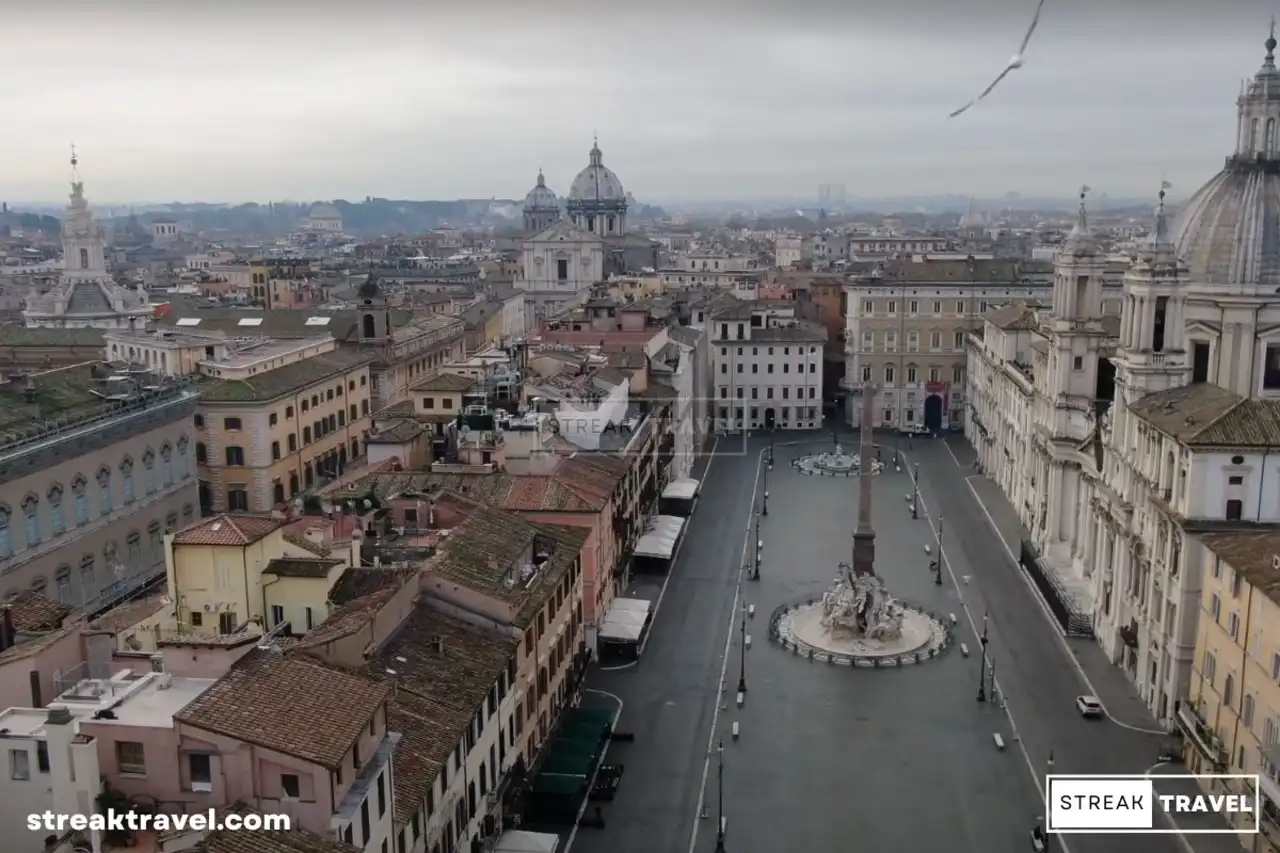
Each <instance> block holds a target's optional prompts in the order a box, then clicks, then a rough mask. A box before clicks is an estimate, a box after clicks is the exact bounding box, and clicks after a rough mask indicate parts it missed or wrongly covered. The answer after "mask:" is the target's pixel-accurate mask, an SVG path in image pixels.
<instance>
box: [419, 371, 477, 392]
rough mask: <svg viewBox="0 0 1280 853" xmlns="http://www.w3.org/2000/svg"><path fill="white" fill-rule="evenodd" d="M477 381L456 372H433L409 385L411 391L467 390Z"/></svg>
mask: <svg viewBox="0 0 1280 853" xmlns="http://www.w3.org/2000/svg"><path fill="white" fill-rule="evenodd" d="M475 384H476V381H475V380H474V379H471V378H470V377H467V376H459V375H458V374H456V373H433V374H431V375H430V376H428V377H426V378H425V379H423V380H422V381H420V382H416V383H414V384H413V385H412V386H410V387H409V390H410V391H466V390H467V389H468V388H470V387H471V386H473V385H475Z"/></svg>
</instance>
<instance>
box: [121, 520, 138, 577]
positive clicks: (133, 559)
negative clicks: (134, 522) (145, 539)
mask: <svg viewBox="0 0 1280 853" xmlns="http://www.w3.org/2000/svg"><path fill="white" fill-rule="evenodd" d="M124 546H125V549H126V555H125V559H126V560H127V561H128V563H127V565H128V568H130V569H132V570H133V571H137V570H138V569H139V568H140V567H141V566H142V536H141V535H140V534H139V533H138V531H136V530H130V531H129V535H128V536H126V537H125V540H124Z"/></svg>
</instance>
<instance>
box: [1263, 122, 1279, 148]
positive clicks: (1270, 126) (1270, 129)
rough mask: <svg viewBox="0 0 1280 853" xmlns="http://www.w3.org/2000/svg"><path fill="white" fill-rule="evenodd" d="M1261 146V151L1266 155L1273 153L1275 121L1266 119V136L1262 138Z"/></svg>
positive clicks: (1274, 146)
mask: <svg viewBox="0 0 1280 853" xmlns="http://www.w3.org/2000/svg"><path fill="white" fill-rule="evenodd" d="M1262 145H1263V151H1265V152H1266V153H1267V154H1272V153H1274V152H1275V149H1276V120H1275V119H1273V118H1269V119H1267V135H1266V136H1265V137H1264V138H1263V141H1262Z"/></svg>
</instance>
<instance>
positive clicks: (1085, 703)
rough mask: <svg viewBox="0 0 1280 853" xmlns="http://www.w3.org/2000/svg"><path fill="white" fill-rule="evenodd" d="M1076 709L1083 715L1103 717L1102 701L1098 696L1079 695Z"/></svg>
mask: <svg viewBox="0 0 1280 853" xmlns="http://www.w3.org/2000/svg"><path fill="white" fill-rule="evenodd" d="M1076 710H1077V711H1079V712H1080V716H1082V717H1101V716H1102V715H1103V711H1102V703H1101V702H1099V701H1098V697H1097V696H1077V697H1076Z"/></svg>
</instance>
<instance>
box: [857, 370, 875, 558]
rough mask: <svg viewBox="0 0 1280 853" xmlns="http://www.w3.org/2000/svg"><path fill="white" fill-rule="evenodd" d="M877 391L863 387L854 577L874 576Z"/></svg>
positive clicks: (868, 385)
mask: <svg viewBox="0 0 1280 853" xmlns="http://www.w3.org/2000/svg"><path fill="white" fill-rule="evenodd" d="M875 404H876V388H875V386H874V385H871V384H870V383H864V384H863V386H862V426H861V428H860V431H861V435H860V436H859V439H860V440H859V448H858V527H857V528H856V529H855V530H854V531H853V573H854V575H855V576H856V575H875V573H876V569H875V562H876V532H875V530H874V529H872V527H871V476H872V471H873V460H874V459H875V458H876V447H875V441H874V438H875V437H874V435H873V434H872V433H873V431H874V430H875Z"/></svg>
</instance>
